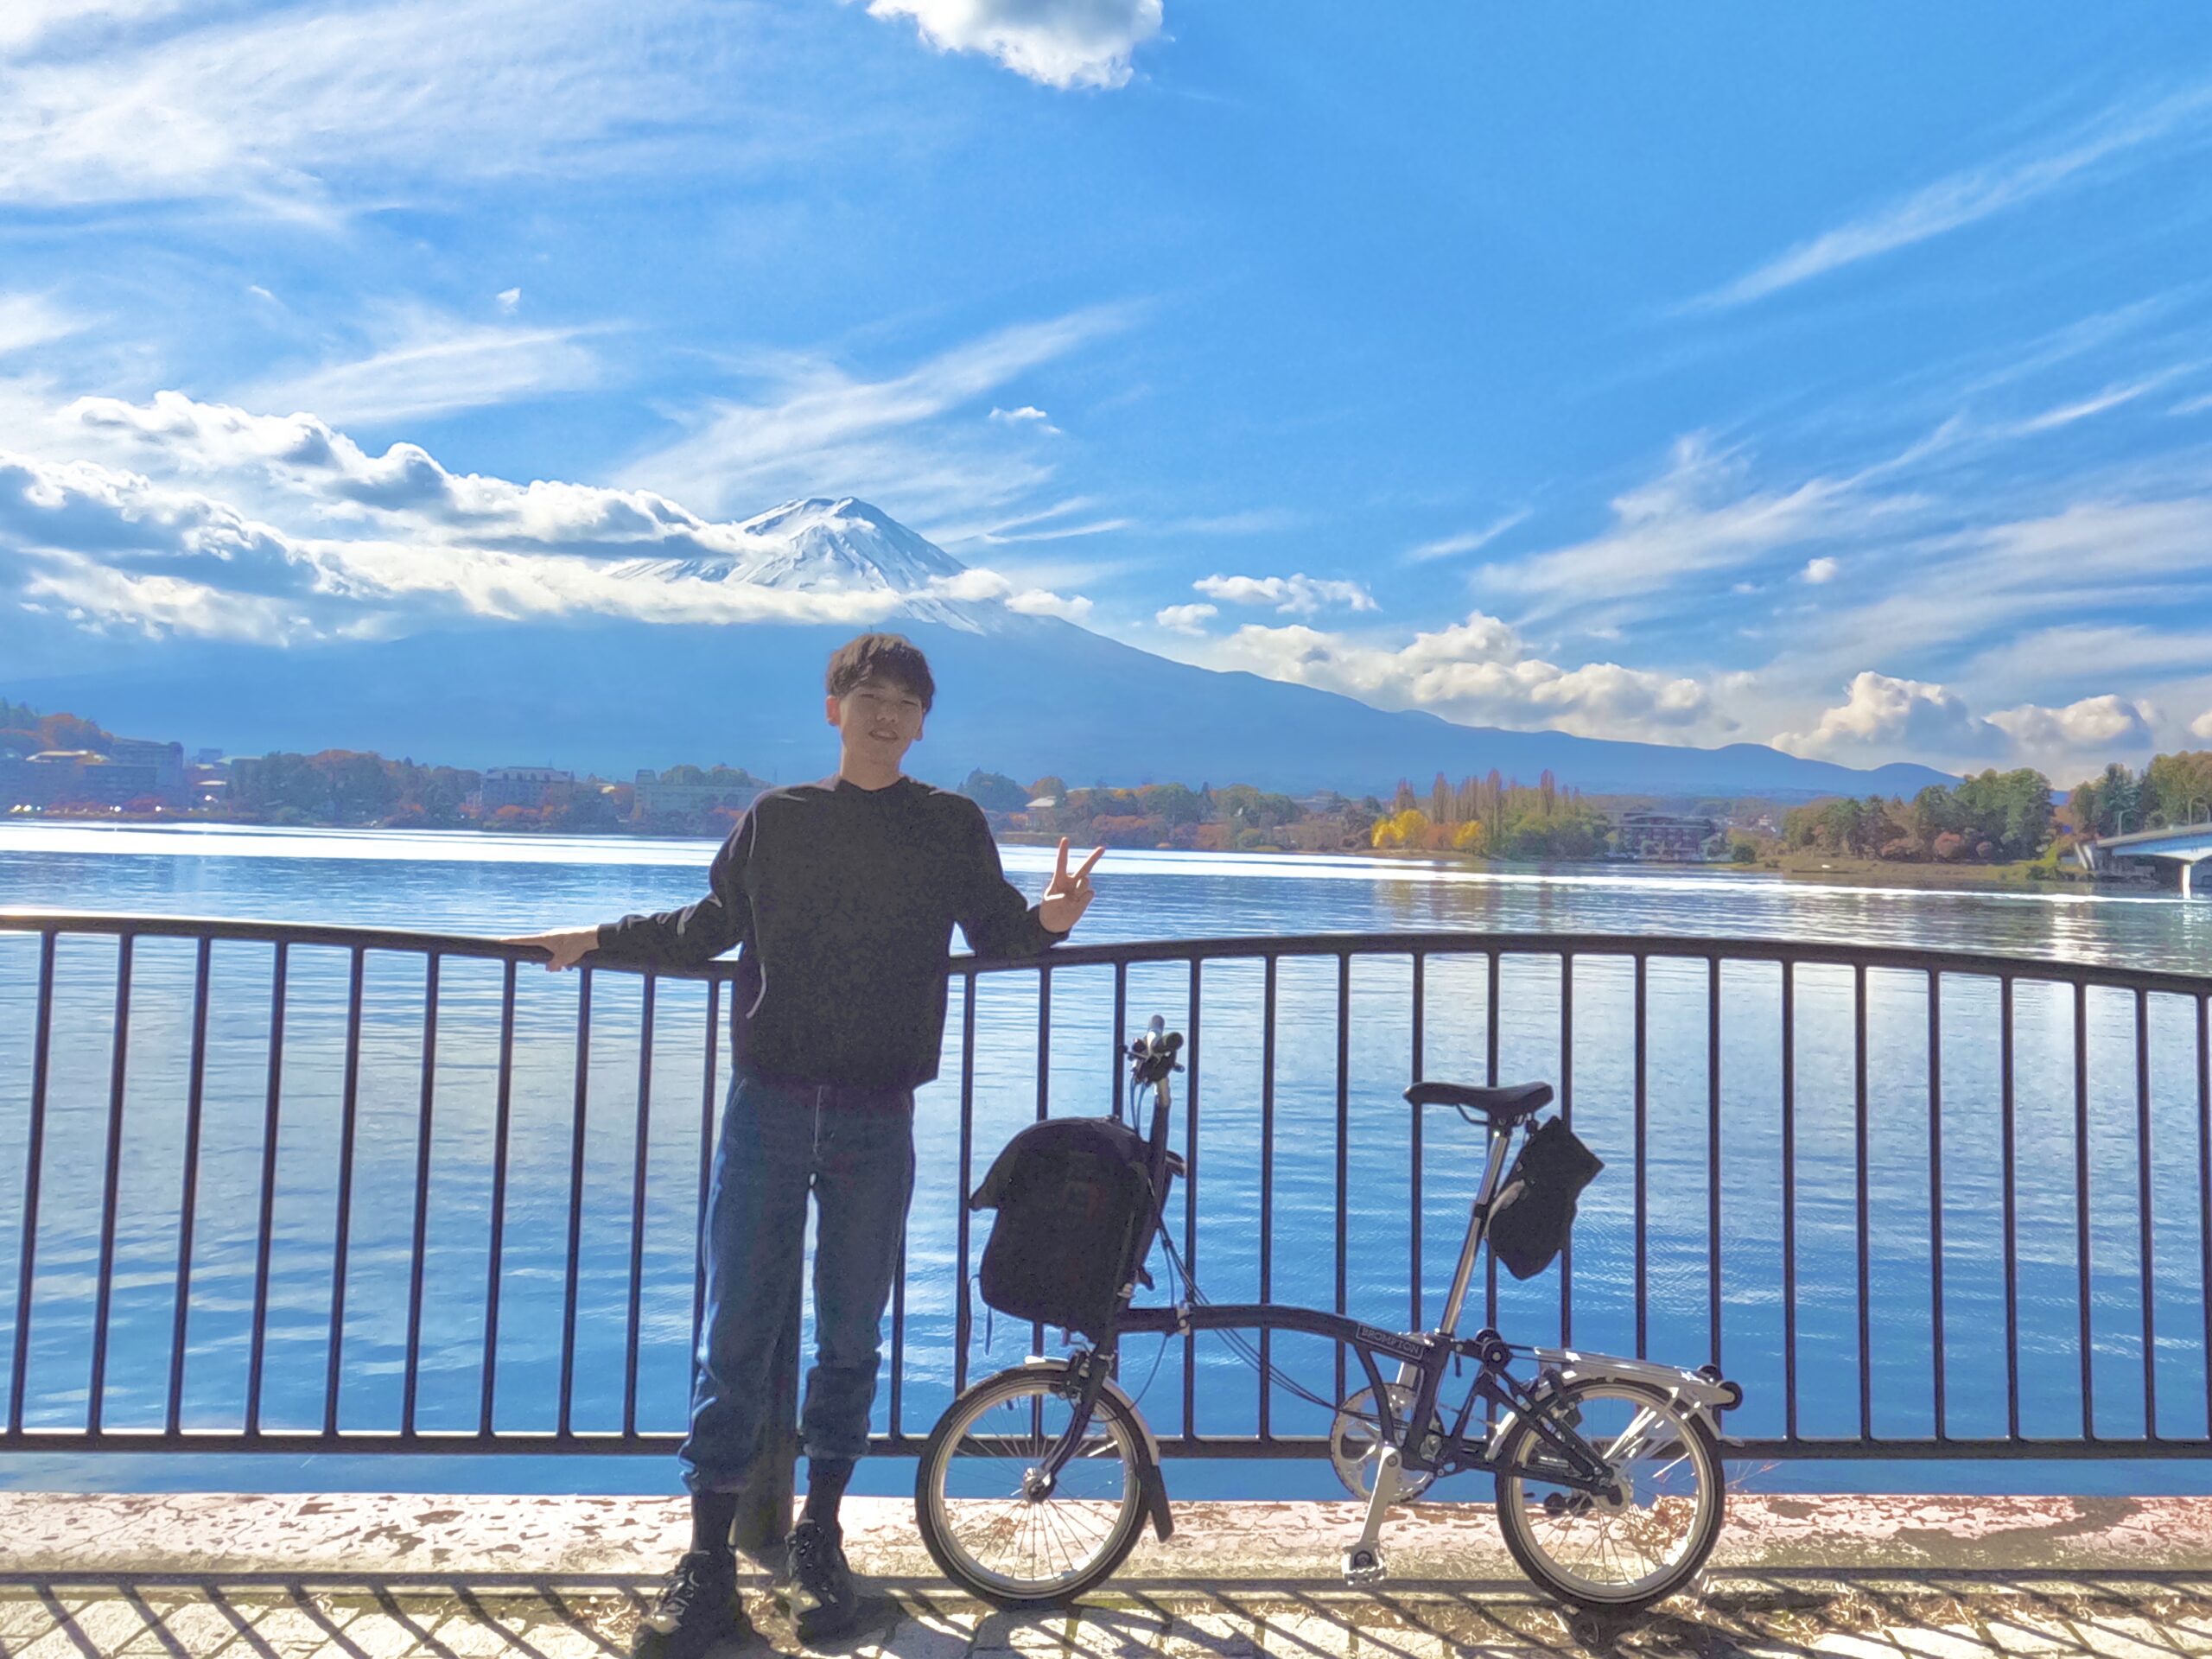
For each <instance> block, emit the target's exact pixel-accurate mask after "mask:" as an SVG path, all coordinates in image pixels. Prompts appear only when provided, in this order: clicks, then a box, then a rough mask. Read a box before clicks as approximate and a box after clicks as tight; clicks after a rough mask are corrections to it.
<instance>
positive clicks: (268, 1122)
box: [245, 939, 291, 1438]
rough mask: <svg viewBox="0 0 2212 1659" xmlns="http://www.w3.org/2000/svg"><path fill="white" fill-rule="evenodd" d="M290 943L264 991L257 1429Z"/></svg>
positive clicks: (250, 1366) (253, 1400) (256, 1267)
mask: <svg viewBox="0 0 2212 1659" xmlns="http://www.w3.org/2000/svg"><path fill="white" fill-rule="evenodd" d="M290 968H291V951H290V947H289V945H288V944H286V943H285V942H284V941H283V940H282V939H279V940H277V950H276V957H275V962H274V966H273V970H272V972H271V974H270V992H269V1088H268V1096H267V1099H266V1101H265V1103H264V1105H263V1108H262V1116H261V1197H260V1206H261V1216H260V1224H259V1230H258V1231H257V1234H256V1237H255V1243H254V1256H253V1332H252V1336H251V1338H250V1339H249V1344H248V1347H247V1352H246V1372H245V1432H246V1434H247V1436H248V1437H249V1438H251V1437H254V1436H257V1435H258V1434H259V1433H261V1369H262V1361H263V1359H264V1357H265V1356H266V1354H267V1352H268V1346H269V1251H270V1245H271V1243H273V1242H274V1226H273V1224H274V1221H275V1218H276V1210H277V1129H278V1127H279V1117H280V1112H281V1107H282V1103H283V1090H284V981H285V978H286V976H288V975H289V972H290Z"/></svg>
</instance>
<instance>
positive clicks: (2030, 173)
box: [1685, 86, 2212, 310]
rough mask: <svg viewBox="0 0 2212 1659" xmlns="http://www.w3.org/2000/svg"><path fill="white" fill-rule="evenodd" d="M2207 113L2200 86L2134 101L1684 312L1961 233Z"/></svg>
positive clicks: (1950, 179) (1788, 256)
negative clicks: (2055, 141) (2053, 145)
mask: <svg viewBox="0 0 2212 1659" xmlns="http://www.w3.org/2000/svg"><path fill="white" fill-rule="evenodd" d="M2208 109H2212V87H2203V86H2199V87H2194V88H2191V89H2190V90H2189V91H2187V92H2181V93H2177V94H2176V95H2174V96H2171V97H2169V98H2164V99H2158V100H2155V101H2153V102H2151V103H2149V104H2148V105H2145V102H2144V101H2143V100H2142V99H2130V100H2128V101H2126V103H2123V104H2120V105H2116V106H2114V107H2113V109H2111V110H2108V111H2106V112H2105V113H2104V114H2102V115H2101V116H2099V117H2098V118H2096V119H2095V120H2094V121H2092V122H2089V123H2088V124H2086V125H2084V126H2083V127H2082V128H2079V129H2077V130H2075V132H2073V133H2071V134H2069V135H2068V137H2066V139H2065V140H2064V142H2063V143H2062V144H2060V145H2059V146H2057V147H2056V148H2053V149H2046V150H2044V151H2041V152H2036V153H2020V154H2016V155H2013V156H2008V157H2006V158H2005V159H2004V160H2002V161H1999V162H1992V163H1990V164H1988V165H1986V166H1982V167H1972V168H1962V169H1961V170H1960V171H1958V172H1955V173H1952V174H1950V175H1947V176H1945V177H1943V178H1941V179H1938V180H1937V181H1936V182H1934V183H1933V184H1930V185H1927V186H1924V187H1923V188H1921V189H1918V190H1916V191H1914V192H1913V193H1911V194H1910V195H1907V196H1905V197H1904V198H1902V199H1900V200H1897V201H1894V202H1891V203H1889V204H1887V205H1886V206H1884V207H1878V208H1876V209H1874V210H1873V211H1872V212H1870V213H1865V214H1862V215H1861V216H1860V217H1859V218H1857V219H1852V220H1850V221H1848V222H1847V223H1846V224H1843V225H1840V226H1837V227H1836V228H1835V229H1834V230H1831V231H1827V232H1823V233H1822V234H1821V235H1819V236H1816V237H1814V238H1811V239H1810V240H1809V241H1806V242H1801V243H1800V244H1798V245H1797V246H1796V247H1794V248H1792V249H1790V250H1789V251H1788V252H1786V253H1784V254H1783V255H1782V256H1781V257H1778V258H1776V259H1774V260H1771V261H1770V262H1769V263H1767V264H1764V265H1761V266H1759V267H1758V268H1757V269H1756V270H1751V271H1748V272H1746V273H1745V275H1743V276H1741V277H1738V278H1737V279H1736V280H1735V281H1733V282H1732V283H1727V284H1726V285H1725V286H1723V287H1721V288H1719V289H1715V290H1714V291H1713V292H1712V293H1710V294H1707V295H1705V296H1702V297H1701V298H1700V299H1697V300H1694V301H1693V302H1690V304H1689V305H1688V306H1687V307H1685V309H1692V310H1698V309H1712V308H1723V307H1728V306H1736V305H1742V304H1745V303H1747V302H1751V301H1753V300H1759V299H1764V298H1765V297H1766V296H1769V295H1770V294H1775V293H1777V292H1779V291H1780V290H1782V289H1785V288H1790V287H1794V286H1795V285H1796V284H1797V283H1802V282H1806V281H1808V280H1809V279H1811V278H1813V277H1820V276H1823V275H1825V274H1826V273H1827V272H1829V271H1831V270H1839V269H1840V268H1842V267H1843V266H1846V265H1851V264H1857V263H1859V261H1860V260H1863V259H1871V258H1873V257H1876V256H1877V255H1879V254H1884V253H1889V252H1891V251H1895V250H1897V249H1898V248H1904V247H1910V245H1913V244H1915V243H1916V242H1924V241H1926V240H1928V239H1929V238H1931V237H1936V236H1941V235H1942V234H1944V233H1945V232H1949V231H1955V230H1958V229H1960V228H1961V227H1962V226H1967V225H1971V224H1974V223H1975V222H1976V221H1977V220H1980V219H1986V218H1988V217H1990V216H1991V215H1992V214H1994V213H2002V212H2004V211H2005V210H2006V209H2008V208H2011V207H2018V206H2020V205H2022V204H2023V203H2025V202H2029V201H2032V200H2035V199H2036V198H2037V197H2038V196H2042V195H2045V194H2049V193H2050V191H2052V190H2055V189H2057V188H2059V187H2061V186H2063V185H2065V184H2068V183H2071V182H2074V181H2077V180H2079V179H2082V178H2083V177H2086V176H2088V175H2091V174H2093V173H2094V170H2095V169H2096V168H2099V167H2100V166H2101V164H2102V163H2105V162H2110V161H2113V160H2115V159H2117V158H2119V157H2121V156H2125V155H2126V154H2127V153H2128V152H2129V151H2132V150H2136V149H2142V148H2143V147H2145V146H2146V145H2149V144H2152V143H2155V142H2156V141H2158V140H2159V139H2163V138H2165V137H2171V136H2176V135H2181V136H2183V137H2195V136H2196V130H2197V129H2199V128H2201V127H2202V124H2203V122H2204V118H2205V116H2206V113H2207V111H2208Z"/></svg>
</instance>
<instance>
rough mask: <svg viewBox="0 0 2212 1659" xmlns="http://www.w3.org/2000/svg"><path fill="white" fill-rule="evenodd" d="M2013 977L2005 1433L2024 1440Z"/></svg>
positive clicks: (2005, 992)
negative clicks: (2021, 1423)
mask: <svg viewBox="0 0 2212 1659" xmlns="http://www.w3.org/2000/svg"><path fill="white" fill-rule="evenodd" d="M2013 1001H2014V998H2013V992H2012V976H2011V975H2010V974H2006V975H2005V976H2003V977H2002V978H2001V979H1999V981H1998V1003H1997V1009H1998V1019H1997V1032H1998V1035H1997V1077H1998V1098H1999V1114H1998V1116H1999V1129H2000V1131H2001V1132H2002V1135H2003V1137H2004V1146H2003V1147H2001V1148H2000V1151H2001V1154H2002V1161H2003V1164H2004V1175H2005V1196H2004V1205H2003V1208H2004V1220H2005V1437H2006V1438H2007V1439H2009V1440H2018V1439H2019V1438H2020V1240H2019V1167H2018V1163H2019V1155H2018V1147H2017V1141H2018V1123H2017V1118H2018V1111H2017V1108H2016V1104H2015V1096H2017V1094H2018V1088H2017V1084H2016V1078H2015V1077H2014V1065H2013V1057H2012V1033H2013V1027H2014V1023H2015V1020H2014V1014H2013V1006H2012V1005H2013Z"/></svg>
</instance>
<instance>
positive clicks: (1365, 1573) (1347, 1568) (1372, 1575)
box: [1344, 1544, 1390, 1585]
mask: <svg viewBox="0 0 2212 1659" xmlns="http://www.w3.org/2000/svg"><path fill="white" fill-rule="evenodd" d="M1389 1576H1390V1569H1389V1566H1388V1565H1387V1564H1386V1563H1385V1562H1384V1561H1383V1546H1382V1545H1380V1544H1377V1545H1376V1546H1375V1547H1374V1548H1371V1549H1370V1548H1363V1547H1362V1546H1360V1545H1358V1544H1354V1545H1353V1546H1352V1547H1351V1548H1350V1549H1348V1550H1346V1551H1344V1582H1345V1583H1346V1584H1349V1585H1363V1584H1380V1583H1382V1582H1383V1580H1385V1579H1387V1578H1389Z"/></svg>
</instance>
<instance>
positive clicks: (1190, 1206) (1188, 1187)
mask: <svg viewBox="0 0 2212 1659" xmlns="http://www.w3.org/2000/svg"><path fill="white" fill-rule="evenodd" d="M1204 967H1205V963H1204V962H1203V961H1202V960H1201V959H1200V958H1198V957H1192V958H1191V998H1190V1005H1191V1020H1190V1025H1191V1028H1190V1030H1189V1031H1188V1032H1187V1033H1185V1035H1184V1039H1183V1066H1184V1081H1183V1182H1184V1185H1183V1266H1184V1268H1185V1270H1186V1271H1188V1273H1189V1274H1190V1275H1191V1282H1192V1283H1193V1284H1196V1283H1197V1282H1198V1026H1199V1012H1198V992H1199V990H1200V988H1201V986H1202V983H1203V979H1204V976H1203V974H1202V972H1201V970H1202V969H1203V968H1204ZM1338 1397H1339V1398H1341V1397H1342V1396H1341V1395H1340V1396H1338ZM1183 1433H1184V1434H1185V1436H1186V1437H1188V1438H1189V1439H1190V1440H1192V1441H1196V1440H1198V1333H1197V1332H1195V1331H1185V1332H1184V1333H1183Z"/></svg>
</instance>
